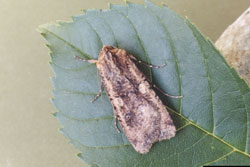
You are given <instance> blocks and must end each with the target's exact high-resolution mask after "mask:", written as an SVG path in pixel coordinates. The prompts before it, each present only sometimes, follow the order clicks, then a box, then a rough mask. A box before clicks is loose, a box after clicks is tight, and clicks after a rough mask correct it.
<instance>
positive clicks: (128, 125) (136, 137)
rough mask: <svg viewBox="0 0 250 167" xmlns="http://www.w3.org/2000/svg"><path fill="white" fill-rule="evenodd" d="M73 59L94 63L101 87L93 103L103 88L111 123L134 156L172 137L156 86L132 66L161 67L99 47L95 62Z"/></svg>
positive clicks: (172, 132)
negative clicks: (109, 104)
mask: <svg viewBox="0 0 250 167" xmlns="http://www.w3.org/2000/svg"><path fill="white" fill-rule="evenodd" d="M76 58H78V59H80V60H83V61H87V62H89V63H96V66H97V69H98V71H99V73H100V75H101V80H102V85H101V89H100V92H99V94H97V96H96V97H95V99H94V100H93V101H95V100H96V99H97V98H98V97H99V96H100V95H101V94H102V91H103V87H105V89H106V91H107V93H108V97H109V99H110V101H111V103H112V106H113V110H114V116H115V119H116V120H118V121H119V122H120V125H121V127H122V129H123V131H124V132H125V134H126V136H127V138H128V140H129V141H130V143H131V144H132V146H133V147H134V149H135V150H136V151H137V152H139V153H142V154H145V153H147V152H149V150H150V148H151V147H152V145H153V143H155V142H157V141H162V140H165V139H170V138H172V137H174V136H175V133H176V128H175V126H174V124H173V120H172V119H171V117H170V115H169V113H168V111H167V109H166V107H165V106H164V105H163V103H162V101H161V100H160V99H159V97H158V96H157V95H156V93H155V92H154V90H153V87H156V86H152V84H150V82H149V81H148V79H147V78H146V76H145V75H144V74H143V73H142V72H140V70H139V69H138V68H137V66H136V64H135V63H136V62H137V63H142V64H144V65H147V66H149V67H152V68H161V67H164V66H165V65H163V66H154V65H150V64H147V63H144V62H142V61H140V60H137V59H136V58H135V57H134V56H133V55H131V54H128V53H127V52H126V51H125V50H123V49H119V48H115V47H113V46H103V48H102V50H101V52H100V55H99V58H98V60H84V59H82V58H80V57H78V56H76ZM156 88H157V87H156ZM158 89H159V88H158ZM165 94H166V93H165ZM166 95H168V94H166ZM168 96H171V95H168ZM171 97H174V98H180V97H181V96H171ZM93 101H92V102H93ZM115 122H116V121H115ZM116 127H117V126H116Z"/></svg>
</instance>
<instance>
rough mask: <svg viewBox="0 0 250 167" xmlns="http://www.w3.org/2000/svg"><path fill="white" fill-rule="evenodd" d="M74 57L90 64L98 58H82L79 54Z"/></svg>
mask: <svg viewBox="0 0 250 167" xmlns="http://www.w3.org/2000/svg"><path fill="white" fill-rule="evenodd" d="M75 59H78V60H81V61H84V62H88V63H90V64H94V63H97V61H98V60H95V59H90V60H87V59H83V58H81V57H79V56H75Z"/></svg>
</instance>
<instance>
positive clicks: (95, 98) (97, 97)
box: [91, 83, 104, 103]
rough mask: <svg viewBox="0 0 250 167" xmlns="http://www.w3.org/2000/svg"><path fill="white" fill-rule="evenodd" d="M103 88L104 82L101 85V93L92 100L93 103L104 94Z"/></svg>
mask: <svg viewBox="0 0 250 167" xmlns="http://www.w3.org/2000/svg"><path fill="white" fill-rule="evenodd" d="M103 89H104V86H103V83H102V84H101V86H100V91H99V93H98V94H97V95H96V96H95V98H94V99H93V100H91V103H93V102H95V101H96V100H97V99H98V98H99V97H100V96H101V95H102V93H103Z"/></svg>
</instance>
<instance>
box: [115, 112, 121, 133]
mask: <svg viewBox="0 0 250 167" xmlns="http://www.w3.org/2000/svg"><path fill="white" fill-rule="evenodd" d="M115 129H116V130H117V132H118V133H121V130H120V129H119V127H118V126H117V117H116V116H115Z"/></svg>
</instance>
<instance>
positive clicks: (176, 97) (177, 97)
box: [153, 85, 183, 99]
mask: <svg viewBox="0 0 250 167" xmlns="http://www.w3.org/2000/svg"><path fill="white" fill-rule="evenodd" d="M153 87H154V88H156V89H157V90H159V91H160V92H161V93H162V94H164V95H166V96H168V97H172V98H175V99H179V98H183V96H174V95H170V94H168V93H166V92H164V91H163V90H161V89H160V88H158V87H157V86H156V85H153Z"/></svg>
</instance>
